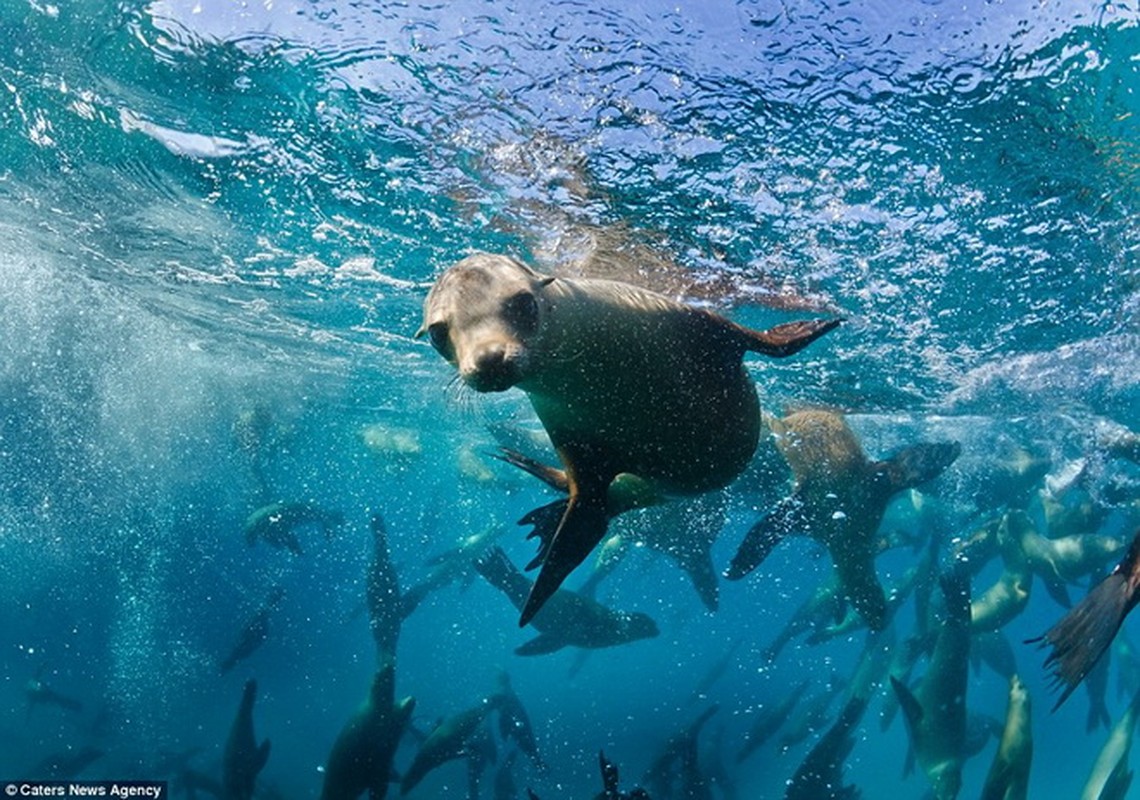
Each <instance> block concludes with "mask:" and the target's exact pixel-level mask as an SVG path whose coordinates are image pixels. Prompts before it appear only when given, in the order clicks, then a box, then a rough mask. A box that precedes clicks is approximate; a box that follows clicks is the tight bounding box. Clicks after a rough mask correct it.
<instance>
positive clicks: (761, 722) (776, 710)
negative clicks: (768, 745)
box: [736, 681, 808, 764]
mask: <svg viewBox="0 0 1140 800" xmlns="http://www.w3.org/2000/svg"><path fill="white" fill-rule="evenodd" d="M807 687H808V682H807V681H804V682H803V683H801V684H800V685H799V686H797V687H795V688H794V689H792V690H791V691H790V692H787V693H786V694H784V695H782V696H781V697H780V698H779V700H777V701H776V704H775V705H774V706H771V707H770V708H768V707H764V706H761V707H760V709H759V711H757V712H756V719H755V720H754V721H753V722H752V725H751V726H750V727H749V728H748V733H746V734H745V735H744V744H743V745H742V746H741V748H740V750H739V751H738V752H737V753H736V763H737V764H741V763H743V762H744V760H745V759H746V758H748V757H749V756H750V755H752V754H753V753H755V752H756V751H757V750H758V749H759V748H760V745H762V744H764V742H766V741H768V740H769V739H770V738H772V735H773V734H775V733H776V731H778V730H779V729H780V726H781V725H783V724H784V723H785V722H786V721H787V719H788V716H789V715H790V714H791V713H792V709H793V708H795V707H796V703H798V702H799V701H800V698H801V697H803V694H804V691H805V690H806V689H807Z"/></svg>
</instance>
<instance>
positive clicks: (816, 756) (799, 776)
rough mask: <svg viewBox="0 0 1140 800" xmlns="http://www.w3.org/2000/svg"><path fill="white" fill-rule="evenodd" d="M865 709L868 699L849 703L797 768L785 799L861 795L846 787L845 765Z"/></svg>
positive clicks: (843, 798) (840, 798) (830, 799)
mask: <svg viewBox="0 0 1140 800" xmlns="http://www.w3.org/2000/svg"><path fill="white" fill-rule="evenodd" d="M866 708H867V698H866V697H859V696H853V697H852V698H851V699H850V700H848V701H847V704H846V705H845V706H844V707H843V710H842V711H841V712H840V713H839V719H837V720H836V721H835V724H834V725H832V726H831V727H830V728H828V729H827V732H826V733H824V734H823V736H821V737H820V738H819V741H818V742H816V744H815V746H814V747H812V749H811V750H810V751H809V752H808V754H807V756H806V757H805V758H804V760H803V762H802V763H801V764H800V766H799V768H798V769H796V772H795V774H794V775H793V776H792V779H791V780H790V781H789V782H788V790H787V792H786V793H785V794H784V800H849V799H850V798H858V797H860V796H861V794H860V792H859V790H858V789H856V788H855V787H854V786H844V785H843V762H844V761H846V760H847V756H849V755H850V754H851V750H852V749H853V748H854V747H855V736H854V733H855V727H856V726H857V725H858V724H859V721H860V720H862V719H863V712H864V711H865V710H866Z"/></svg>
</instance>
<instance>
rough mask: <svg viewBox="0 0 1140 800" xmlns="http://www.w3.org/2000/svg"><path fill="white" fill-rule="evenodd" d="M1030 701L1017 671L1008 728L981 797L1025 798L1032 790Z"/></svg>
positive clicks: (1011, 685)
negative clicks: (1030, 771)
mask: <svg viewBox="0 0 1140 800" xmlns="http://www.w3.org/2000/svg"><path fill="white" fill-rule="evenodd" d="M1030 705H1031V704H1030V702H1029V692H1027V691H1026V690H1025V684H1023V683H1022V682H1021V678H1019V677H1018V676H1017V675H1014V676H1012V677H1011V678H1010V679H1009V706H1008V708H1007V710H1006V713H1005V728H1004V729H1003V730H1002V734H1001V743H1000V744H998V749H997V752H996V753H994V760H993V762H992V763H991V764H990V771H989V773H988V774H987V775H986V783H985V787H984V788H983V789H982V800H1025V798H1026V794H1027V792H1028V791H1029V765H1030V763H1031V762H1032V761H1033V728H1032V725H1031V724H1030Z"/></svg>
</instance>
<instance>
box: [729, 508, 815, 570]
mask: <svg viewBox="0 0 1140 800" xmlns="http://www.w3.org/2000/svg"><path fill="white" fill-rule="evenodd" d="M806 525H807V520H806V518H805V517H804V515H803V502H802V501H801V500H800V499H799V498H798V497H797V496H796V495H791V496H789V497H785V498H784V499H783V500H781V501H780V502H779V503H777V504H776V507H775V508H773V509H772V510H771V511H770V512H769V513H768V514H767V515H766V516H765V517H764V518H763V519H761V520H760V521H759V522H757V523H756V524H755V525H753V526H752V527H751V528H750V529H749V530H748V533H746V534H744V541H742V542H741V543H740V549H739V550H737V551H736V555H735V556H733V558H732V563H731V564H729V565H728V569H726V570H725V571H724V577H726V578H728V579H729V580H730V581H735V580H739V579H740V578H743V577H744V576H745V575H747V574H748V573H749V572H751V571H752V570H754V569H756V568H757V567H758V566H760V564H761V563H762V562H763V561H764V559H765V558H767V557H768V554H769V553H771V552H772V548H774V547H775V546H776V545H778V544H779V543H780V541H781V540H782V539H783V538H784V537H785V536H787V535H788V534H790V533H794V532H795V531H797V530H802V529H803V528H804V527H805V526H806Z"/></svg>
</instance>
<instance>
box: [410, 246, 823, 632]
mask: <svg viewBox="0 0 1140 800" xmlns="http://www.w3.org/2000/svg"><path fill="white" fill-rule="evenodd" d="M838 324H839V320H837V319H830V320H813V321H803V322H793V323H787V324H784V325H778V326H776V327H774V328H771V329H770V330H767V331H763V332H758V331H753V330H749V329H747V328H744V327H742V326H740V325H737V324H735V323H733V322H730V321H729V320H727V319H725V318H724V317H721V316H719V315H717V314H715V313H713V312H711V311H708V310H705V309H699V308H694V307H691V306H686V305H683V304H681V303H678V302H676V301H674V300H671V299H669V298H668V297H665V296H664V295H659V294H656V293H654V292H650V291H648V290H645V289H640V288H638V287H635V286H631V285H628V284H624V283H618V282H615V281H603V280H589V279H584V280H569V279H562V278H554V277H550V276H546V275H541V274H539V273H537V272H535V271H534V270H532V269H530V268H529V267H527V266H526V265H525V264H523V263H522V262H520V261H518V260H516V259H514V258H511V257H509V256H504V255H490V254H477V255H473V256H470V257H468V258H465V259H463V260H462V261H460V262H459V263H458V264H456V265H454V266H453V267H451V268H450V269H448V270H447V272H446V273H444V274H443V275H442V276H441V277H440V278H439V280H438V281H436V283H435V285H434V286H433V287H432V289H431V291H430V292H429V293H428V296H427V299H426V300H425V302H424V320H423V326H422V327H421V328H420V330H419V331H418V332H417V336H422V335H423V334H428V335H429V336H430V338H431V343H432V346H433V347H434V348H435V349H436V350H437V351H438V352H439V353H440V355H442V356H443V357H444V358H445V359H447V361H448V362H450V363H451V364H452V365H453V366H455V367H456V369H458V371H459V376H460V378H461V379H462V380H463V381H464V383H466V384H467V385H468V386H470V387H471V388H473V389H475V390H476V391H479V392H499V391H504V390H506V389H509V388H511V387H516V386H517V387H518V388H520V389H522V390H523V391H524V392H526V393H527V396H528V398H529V399H530V402H531V405H532V406H533V407H534V410H535V413H536V414H537V415H538V418H539V420H540V421H541V422H542V424H543V427H545V428H546V432H547V434H548V435H549V436H550V440H551V442H552V444H553V445H554V448H555V450H556V451H557V453H558V456H559V458H560V460H561V462H562V464H563V466H564V467H565V472H564V477H563V482H564V484H565V486H566V489H567V492H568V494H569V496H568V497H567V498H566V499H562V500H558V501H556V502H554V503H551V504H549V505H547V506H544V507H542V508H539V509H536V510H534V511H532V512H531V513H530V514H528V515H527V516H526V517H524V518H523V519H524V522H525V523H527V524H533V525H534V530H533V532H532V533H531V536H537V537H539V539H540V541H541V546H540V548H539V552H538V555H537V556H536V558H535V559H534V560H533V561H532V562H531V564H530V565H529V567H528V568H533V567H537V566H539V565H541V567H542V569H541V572H540V573H539V576H538V580H537V581H535V584H534V588H533V590H532V592H531V594H530V596H529V597H528V599H527V602H526V604H525V606H524V607H523V609H522V614H521V617H520V620H519V624H520V625H525V624H526V623H527V622H529V621H530V619H531V617H533V616H534V614H535V612H536V611H538V609H539V608H540V607H541V606H542V604H543V603H544V602H545V601H546V599H547V598H548V597H550V596H551V595H552V594H553V593H554V591H555V590H556V589H557V588H558V587H559V586H560V585H561V584H562V581H563V580H564V579H565V578H566V576H567V575H569V574H570V572H571V571H572V570H573V569H574V568H575V567H577V566H578V565H579V564H580V563H581V562H582V561H583V559H585V557H586V556H587V555H589V553H590V551H591V550H593V548H594V546H595V545H597V543H598V542H600V541H601V540H602V537H603V536H604V535H605V532H606V527H607V525H608V521H609V519H610V518H611V517H613V516H616V515H617V514H620V513H622V512H624V511H628V510H630V509H632V508H638V507H642V506H646V505H651V504H654V503H657V502H661V501H662V500H664V499H665V498H667V497H668V496H669V495H677V494H679V495H688V494H699V493H702V492H707V491H711V490H713V489H719V488H721V487H723V486H725V485H727V484H728V483H729V482H730V481H732V480H733V479H734V478H735V477H736V476H737V475H739V474H740V472H741V471H742V470H743V469H744V467H745V466H746V465H747V464H748V462H749V460H750V459H751V457H752V454H753V452H754V451H755V449H756V445H757V442H758V440H759V436H760V429H761V419H760V407H759V401H758V400H757V397H756V389H755V387H754V386H753V383H752V381H751V379H750V378H749V377H748V373H747V372H746V371H745V369H744V365H743V362H742V359H743V356H744V353H745V352H747V351H753V352H758V353H764V354H766V355H769V356H774V357H782V356H789V355H791V354H793V353H795V352H797V351H799V350H800V349H802V348H803V347H805V346H806V345H808V344H809V343H811V342H812V341H814V340H815V339H817V338H819V337H820V336H822V335H823V334H824V333H826V332H827V331H829V330H831V329H832V328H834V327H835V326H836V325H838ZM552 472H559V471H557V470H554V471H552Z"/></svg>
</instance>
